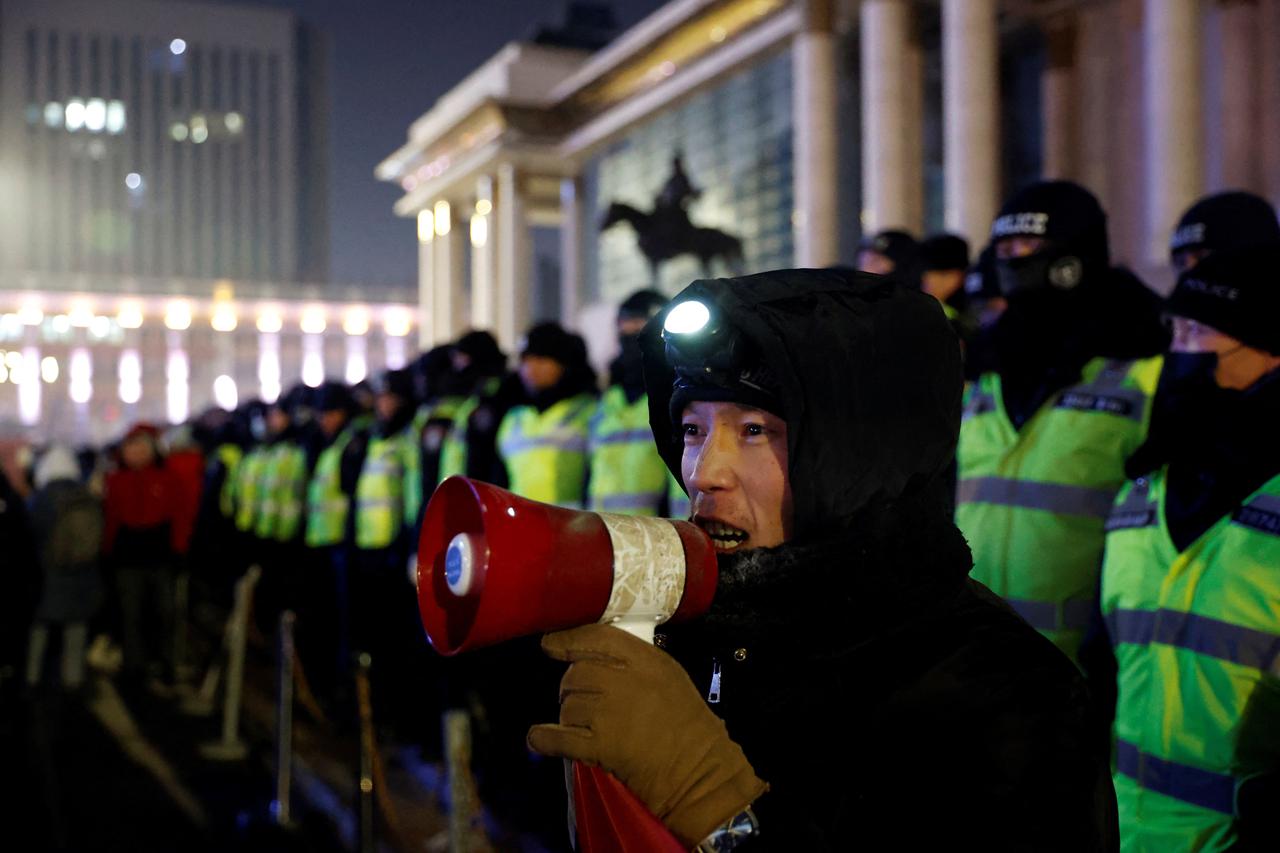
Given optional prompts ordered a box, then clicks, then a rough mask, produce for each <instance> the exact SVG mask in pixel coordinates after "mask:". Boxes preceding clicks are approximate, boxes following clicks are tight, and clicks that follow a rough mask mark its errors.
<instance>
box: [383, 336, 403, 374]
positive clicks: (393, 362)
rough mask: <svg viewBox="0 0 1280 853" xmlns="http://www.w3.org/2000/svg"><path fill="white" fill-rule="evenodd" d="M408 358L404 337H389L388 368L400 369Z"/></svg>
mask: <svg viewBox="0 0 1280 853" xmlns="http://www.w3.org/2000/svg"><path fill="white" fill-rule="evenodd" d="M406 360H407V359H406V356H405V346H404V338H387V368H388V369H390V370H399V369H400V368H402V367H404V365H405V361H406Z"/></svg>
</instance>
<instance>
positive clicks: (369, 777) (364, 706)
mask: <svg viewBox="0 0 1280 853" xmlns="http://www.w3.org/2000/svg"><path fill="white" fill-rule="evenodd" d="M372 664H373V660H372V658H370V657H369V653H368V652H361V653H360V654H359V656H357V658H356V708H357V713H358V714H359V718H360V775H359V778H358V779H357V788H356V812H357V818H358V822H357V832H358V833H359V835H358V837H357V839H356V850H357V851H358V853H374V851H375V849H376V848H377V840H376V838H375V837H374V829H373V821H374V809H375V807H376V803H375V800H374V798H375V797H376V796H377V792H376V791H375V790H374V787H373V761H374V750H375V749H376V748H377V746H376V744H375V742H374V735H373V708H372V706H371V704H370V697H369V668H370V667H371V666H372Z"/></svg>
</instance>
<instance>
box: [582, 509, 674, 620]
mask: <svg viewBox="0 0 1280 853" xmlns="http://www.w3.org/2000/svg"><path fill="white" fill-rule="evenodd" d="M599 515H600V518H601V519H603V520H604V526H605V529H607V530H608V531H609V540H610V542H611V543H612V545H613V590H612V592H611V593H610V595H609V604H608V605H607V606H606V607H605V609H604V615H602V616H601V617H600V621H601V622H603V623H608V624H611V625H616V626H618V627H619V628H622V629H623V630H625V631H628V632H630V633H632V634H634V635H636V636H637V637H639V638H640V639H642V640H645V641H646V642H653V629H654V628H655V627H656V626H658V625H660V624H662V623H663V622H665V621H667V620H668V619H670V618H671V614H673V613H675V612H676V608H677V607H679V606H680V599H681V597H683V595H684V582H685V556H684V544H683V543H682V542H681V541H680V534H679V532H678V531H677V530H676V527H675V525H674V524H672V523H671V522H670V521H668V520H666V519H662V518H645V517H642V516H634V515H615V514H613V513H608V512H602V513H599Z"/></svg>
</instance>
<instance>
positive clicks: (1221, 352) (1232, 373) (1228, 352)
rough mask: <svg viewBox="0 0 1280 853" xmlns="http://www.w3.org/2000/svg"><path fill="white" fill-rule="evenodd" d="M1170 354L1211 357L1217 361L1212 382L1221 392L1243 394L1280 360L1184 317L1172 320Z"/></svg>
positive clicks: (1279, 364)
mask: <svg viewBox="0 0 1280 853" xmlns="http://www.w3.org/2000/svg"><path fill="white" fill-rule="evenodd" d="M1169 350H1170V351H1171V352H1183V353H1213V354H1214V355H1216V356H1217V357H1218V359H1217V363H1216V365H1215V366H1214V369H1213V381H1214V382H1216V383H1217V384H1218V386H1219V387H1221V388H1230V389H1232V390H1235V391H1243V390H1244V389H1246V388H1248V387H1249V386H1251V385H1253V383H1255V382H1257V381H1258V380H1259V379H1261V378H1262V377H1263V376H1265V375H1266V374H1268V373H1270V372H1271V371H1273V370H1275V369H1276V368H1280V356H1277V355H1272V354H1271V353H1269V352H1266V351H1265V350H1260V349H1254V348H1253V347H1250V346H1246V345H1245V344H1243V343H1241V342H1240V341H1238V340H1236V339H1235V338H1233V337H1231V336H1230V335H1227V334H1224V333H1223V332H1219V331H1218V330H1217V329H1215V328H1213V327H1212V326H1206V325H1205V324H1204V323H1200V322H1197V321H1196V320H1191V319H1189V318H1187V317H1174V318H1173V343H1172V344H1170V345H1169Z"/></svg>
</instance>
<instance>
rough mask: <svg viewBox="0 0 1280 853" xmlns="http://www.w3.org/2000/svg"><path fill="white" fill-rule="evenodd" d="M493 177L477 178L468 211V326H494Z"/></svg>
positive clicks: (495, 253)
mask: <svg viewBox="0 0 1280 853" xmlns="http://www.w3.org/2000/svg"><path fill="white" fill-rule="evenodd" d="M493 219H494V211H493V178H491V177H490V176H489V175H485V176H483V177H482V178H480V179H479V180H478V181H476V206H475V211H474V212H473V213H472V214H471V223H470V230H471V327H472V328H473V329H488V330H492V329H493V327H494V308H495V305H494V294H495V293H496V291H497V288H496V287H495V284H496V280H497V275H498V261H497V252H496V248H497V245H498V241H497V239H496V236H497V235H495V234H494V228H493Z"/></svg>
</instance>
